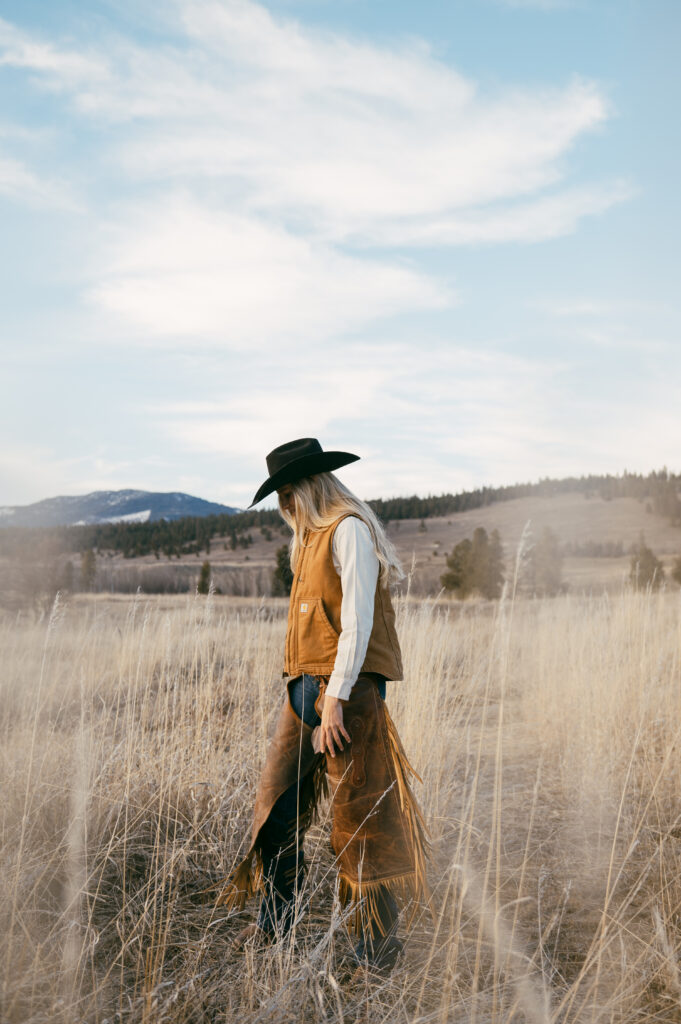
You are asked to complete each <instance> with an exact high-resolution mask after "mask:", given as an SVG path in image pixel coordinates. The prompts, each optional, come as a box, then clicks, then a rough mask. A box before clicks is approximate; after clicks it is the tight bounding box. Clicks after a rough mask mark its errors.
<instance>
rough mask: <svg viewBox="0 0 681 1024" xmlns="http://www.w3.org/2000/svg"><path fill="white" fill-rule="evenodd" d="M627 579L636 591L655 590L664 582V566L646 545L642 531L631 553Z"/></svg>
mask: <svg viewBox="0 0 681 1024" xmlns="http://www.w3.org/2000/svg"><path fill="white" fill-rule="evenodd" d="M629 579H630V580H631V582H632V583H633V585H634V587H635V588H636V590H647V589H648V587H650V589H651V590H657V589H658V588H659V587H660V586H661V584H662V583H663V581H664V566H663V565H662V562H661V561H660V559H659V558H657V557H656V555H655V554H654V553H653V552H652V550H651V549H650V548H649V547H648V545H647V544H646V541H645V537H644V535H643V530H641V536H640V537H639V541H638V544H636V545H634V548H633V550H632V553H631V567H630V570H629Z"/></svg>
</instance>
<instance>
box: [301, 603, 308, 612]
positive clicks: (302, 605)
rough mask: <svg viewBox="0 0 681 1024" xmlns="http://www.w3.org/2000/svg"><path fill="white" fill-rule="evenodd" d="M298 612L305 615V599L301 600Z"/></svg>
mask: <svg viewBox="0 0 681 1024" xmlns="http://www.w3.org/2000/svg"><path fill="white" fill-rule="evenodd" d="M300 614H301V615H307V601H303V602H302V603H301V605H300Z"/></svg>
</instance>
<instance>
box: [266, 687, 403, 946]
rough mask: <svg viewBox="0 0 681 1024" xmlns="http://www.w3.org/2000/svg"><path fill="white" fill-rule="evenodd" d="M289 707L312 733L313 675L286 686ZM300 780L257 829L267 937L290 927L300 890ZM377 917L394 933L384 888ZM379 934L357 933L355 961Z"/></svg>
mask: <svg viewBox="0 0 681 1024" xmlns="http://www.w3.org/2000/svg"><path fill="white" fill-rule="evenodd" d="M378 692H379V693H380V695H381V697H382V699H383V700H385V692H386V687H385V681H384V680H381V681H380V682H379V683H378ZM289 695H290V698H291V705H292V707H293V710H294V711H295V713H296V715H297V716H298V718H300V719H301V720H302V721H303V722H305V724H306V725H309V726H310V728H312V729H314V728H315V727H316V726H318V725H319V724H320V723H321V719H320V717H319V715H318V714H317V712H316V711H315V707H314V705H315V701H316V700H317V697H318V696H319V680H318V679H317V677H316V676H309V675H303V676H298V677H297V679H294V680H292V682H291V683H289ZM302 782H303V780H302V779H298V781H297V782H295V783H294V784H293V785H292V786H290V787H289V788H288V789H287V790H286V791H285V792H284V793H282V795H281V796H280V797H279V799H278V800H277V802H276V803H275V804H274V806H273V808H272V810H271V811H270V815H269V818H268V819H267V821H266V822H265V824H264V825H263V827H262V829H261V830H260V835H259V837H258V844H259V847H260V853H261V857H262V862H263V871H264V875H265V886H266V887H265V895H264V896H263V899H262V902H261V904H260V911H259V913H258V927H260V928H262V930H263V931H265V932H267V933H268V934H269V935H273V934H274V933H275V931H277V930H278V931H279V932H280V933H281V934H286V932H288V931H289V929H290V928H291V925H292V924H293V917H294V913H295V902H296V893H297V891H299V890H300V889H301V887H302V883H303V878H304V874H305V857H304V852H303V840H304V838H305V828H304V827H303V825H302V823H301V818H302V819H304V818H305V814H306V812H307V811H308V808H307V807H304V806H302V803H303V800H302V799H301V795H302V786H301V783H302ZM378 902H379V906H380V911H379V913H380V917H381V924H382V927H383V931H384V934H385V935H388V936H391V935H392V934H394V931H395V929H396V925H397V903H396V901H395V898H394V897H393V896H392V894H391V893H390V892H389V891H388V890H387V889H385V890H384V891H383V895H382V897H381V898H380V900H379V901H378ZM379 936H380V931H379V930H378V928H377V927H376V928H372V929H371V934H364V935H362V937H361V939H360V942H359V945H358V947H357V950H356V954H357V956H358V957H359V958H360V959H364V958H365V957H369V959H371V953H372V950H373V948H374V944H378V942H379Z"/></svg>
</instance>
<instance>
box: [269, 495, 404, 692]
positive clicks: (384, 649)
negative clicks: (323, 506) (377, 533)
mask: <svg viewBox="0 0 681 1024" xmlns="http://www.w3.org/2000/svg"><path fill="white" fill-rule="evenodd" d="M351 514H352V513H346V515H343V516H340V518H338V519H337V520H336V522H335V523H332V524H331V526H328V527H326V529H324V530H319V531H316V532H311V531H308V532H307V533H306V535H305V543H304V545H303V546H302V547H301V549H300V554H299V556H298V564H297V566H296V571H295V575H294V577H293V585H292V587H291V601H290V604H289V610H288V629H287V632H286V655H285V662H284V672H285V674H286V675H289V676H297V675H301V674H302V673H303V672H308V673H310V675H319V676H328V675H331V673H332V672H333V666H334V662H335V660H336V652H337V650H338V637H339V635H340V632H341V602H342V600H343V591H342V588H341V581H340V576H339V575H338V573H337V572H336V568H335V566H334V564H333V547H332V545H333V535H334V533H335V531H336V527H337V526H338V524H339V523H340V522H341V520H343V519H345V518H346V517H347V515H351ZM361 671H362V672H377V673H379V674H380V675H382V676H385V677H386V679H402V675H403V672H402V657H401V654H400V644H399V641H398V639H397V632H396V630H395V611H394V609H393V605H392V601H391V600H390V591H389V590H388V588H387V586H383V585H382V584H381V582H380V580H379V581H378V582H377V584H376V596H375V598H374V624H373V628H372V630H371V636H370V638H369V646H368V647H367V653H366V657H365V659H364V663H363V665H362V668H361Z"/></svg>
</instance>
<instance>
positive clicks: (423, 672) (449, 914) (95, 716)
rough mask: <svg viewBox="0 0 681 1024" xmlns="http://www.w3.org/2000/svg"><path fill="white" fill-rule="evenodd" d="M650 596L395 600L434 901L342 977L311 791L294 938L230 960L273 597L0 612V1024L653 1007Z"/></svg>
mask: <svg viewBox="0 0 681 1024" xmlns="http://www.w3.org/2000/svg"><path fill="white" fill-rule="evenodd" d="M680 612H681V608H680V606H679V595H678V592H675V593H669V592H667V593H660V594H634V593H631V592H628V591H626V590H622V592H620V593H616V594H603V595H602V596H598V597H585V596H580V597H577V596H574V595H572V596H571V595H570V594H568V595H566V596H563V597H560V598H556V599H553V600H548V599H547V600H542V601H535V600H527V599H520V598H518V599H514V598H513V596H512V595H510V594H508V595H506V596H505V597H504V599H503V600H502V601H501V602H498V603H496V604H494V605H489V604H484V603H475V602H469V603H466V604H463V605H460V604H457V605H454V604H451V603H438V602H436V601H419V600H415V599H413V598H401V599H400V601H399V606H398V616H399V628H400V634H401V638H402V642H403V650H404V654H405V663H406V679H405V681H404V682H402V683H396V684H393V685H391V686H390V687H389V691H388V703H389V706H390V709H391V712H392V714H393V716H394V718H395V720H396V722H397V724H398V727H399V729H400V731H401V735H402V738H403V741H404V744H405V747H406V749H407V752H408V754H409V755H410V757H411V759H412V761H413V763H414V766H415V767H416V768H417V770H419V771H420V773H421V775H422V780H423V781H422V785H420V786H418V796H419V798H420V800H421V802H422V806H423V809H424V811H425V814H426V817H427V820H428V823H429V826H430V830H431V836H432V851H433V857H432V864H431V869H430V870H431V884H432V888H433V902H432V907H431V908H430V909H429V908H427V907H425V906H422V907H421V906H419V907H416V908H412V909H414V910H415V919H414V922H413V924H412V926H411V928H410V929H407V928H406V927H405V926H403V929H402V934H403V937H404V938H405V939H406V946H405V951H404V954H403V956H402V958H401V960H400V962H399V964H398V967H397V969H396V970H395V971H394V973H393V974H392V975H390V976H388V977H385V978H376V979H369V980H364V981H363V980H361V979H360V980H358V979H354V980H349V978H350V971H349V956H348V955H349V951H350V948H351V946H350V940H349V939H348V937H347V935H346V932H345V928H344V924H343V921H342V920H341V915H340V913H339V910H338V907H337V905H336V904H335V901H334V871H333V864H332V860H331V857H330V854H329V849H328V844H327V841H326V834H327V833H326V829H327V821H328V808H327V809H325V810H324V813H323V815H322V821H321V822H320V823H319V824H317V825H315V826H314V827H313V828H312V830H311V832H310V834H309V836H308V858H309V865H310V869H309V873H308V876H307V882H306V885H307V890H308V892H307V895H308V896H309V897H310V904H309V910H308V912H307V913H306V915H305V916H304V917H303V918H302V920H301V922H300V923H299V925H298V927H297V929H296V932H295V935H294V936H293V941H290V942H289V941H286V942H283V943H279V944H277V945H275V946H273V947H269V948H266V949H264V950H256V949H247V951H246V952H245V953H238V954H237V953H234V952H233V951H232V950H231V948H230V947H231V941H232V940H233V938H234V936H235V934H236V932H237V931H238V930H239V929H240V928H241V927H243V924H244V923H245V922H246V921H248V920H250V919H251V918H252V916H253V914H254V912H255V907H254V906H252V907H249V908H248V909H247V912H246V913H244V914H235V915H233V916H230V915H228V914H226V913H225V912H224V911H219V910H218V911H216V909H215V907H214V901H213V900H212V897H211V894H210V886H211V885H212V884H213V883H214V882H215V881H216V880H218V879H219V878H221V877H222V876H224V875H225V874H226V873H228V872H229V870H230V868H231V867H232V865H233V864H235V862H237V860H238V859H239V855H240V852H241V851H242V850H243V849H244V844H245V843H246V841H247V834H248V829H249V823H250V822H249V819H250V811H251V802H252V798H253V793H254V787H255V785H256V781H257V777H258V770H259V766H260V764H261V761H262V758H263V754H264V750H265V745H266V740H267V735H268V730H269V729H270V728H271V726H272V724H273V720H274V717H275V714H276V711H277V707H278V704H279V702H280V700H281V699H282V683H281V677H280V669H281V651H282V643H283V636H284V625H285V622H284V616H285V602H283V601H271V600H269V601H263V602H259V601H255V600H247V599H244V600H239V599H236V598H223V597H216V596H209V597H207V598H199V597H195V596H190V597H187V596H179V597H163V598H146V597H141V596H138V597H137V598H133V597H131V598H126V597H93V598H79V599H73V600H72V602H71V603H70V604H69V605H67V606H65V605H63V604H61V603H60V602H57V604H56V606H55V607H54V609H53V612H52V615H51V617H50V619H49V621H43V622H38V621H37V620H35V619H34V618H32V617H31V616H30V615H28V614H27V613H23V614H22V615H17V616H11V615H6V616H5V618H4V619H3V620H2V621H1V622H0V637H1V644H2V663H3V673H2V690H1V691H0V724H1V730H2V731H1V745H0V751H1V757H2V782H3V795H2V802H1V804H0V857H1V861H0V864H1V868H0V886H1V895H0V916H1V920H0V942H1V943H2V958H1V961H0V963H1V967H2V977H1V982H0V1019H2V1021H3V1022H6V1024H13V1022H26V1024H28V1022H32V1024H38V1022H47V1021H50V1022H52V1021H63V1022H88V1024H105V1022H107V1024H114V1022H147V1024H151V1022H154V1024H161V1022H173V1024H179V1022H190V1021H191V1022H203V1021H246V1022H253V1024H255V1022H272V1024H274V1022H300V1024H302V1022H308V1021H326V1022H334V1024H336V1022H337V1024H340V1022H354V1021H365V1022H367V1024H378V1022H391V1024H392V1022H404V1024H407V1022H412V1024H415V1022H424V1024H425V1022H431V1021H432V1022H442V1024H444V1022H461V1021H471V1022H480V1024H483V1022H485V1024H486V1022H493V1021H494V1022H501V1021H503V1022H507V1021H509V1022H510V1021H518V1022H520V1021H527V1022H531V1024H539V1022H547V1024H548V1022H565V1024H568V1022H589V1024H595V1022H601V1021H603V1022H605V1021H609V1022H631V1024H634V1022H637V1024H639V1022H644V1021H645V1022H652V1021H668V1022H678V1021H679V1020H680V1019H681V974H680V969H679V963H678V955H679V947H680V945H681V916H680V914H681V789H680V780H681V746H680V745H679V736H680V734H681V672H680V669H681V666H680V652H681V616H680Z"/></svg>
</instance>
